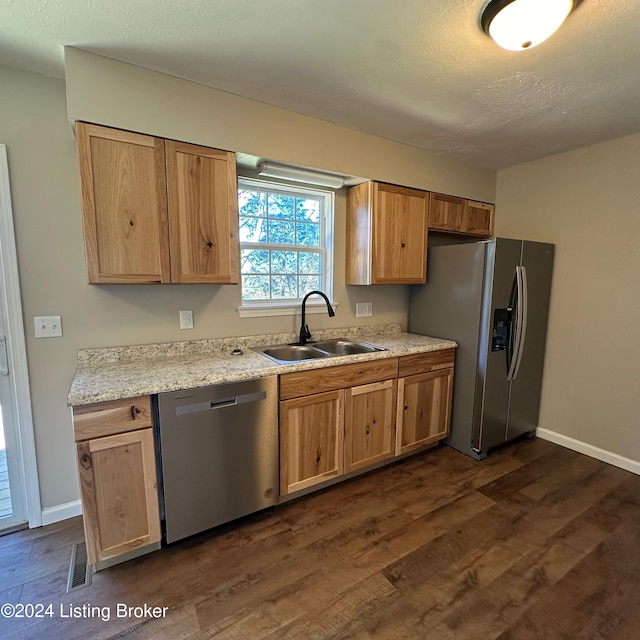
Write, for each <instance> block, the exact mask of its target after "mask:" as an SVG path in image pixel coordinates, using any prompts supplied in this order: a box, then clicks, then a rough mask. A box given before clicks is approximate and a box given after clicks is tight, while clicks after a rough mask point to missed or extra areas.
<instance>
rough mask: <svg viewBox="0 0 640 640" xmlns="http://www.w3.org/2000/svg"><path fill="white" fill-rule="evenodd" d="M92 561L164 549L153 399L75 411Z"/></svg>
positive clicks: (99, 563)
mask: <svg viewBox="0 0 640 640" xmlns="http://www.w3.org/2000/svg"><path fill="white" fill-rule="evenodd" d="M73 424H74V432H75V439H76V452H77V460H78V472H79V476H80V492H81V497H82V513H83V520H84V530H85V539H86V543H87V555H88V561H89V563H90V564H92V565H97V568H101V566H106V565H107V564H113V563H114V562H115V561H117V559H118V558H119V557H120V556H124V558H125V559H126V558H128V557H129V556H130V555H131V554H132V553H134V552H135V553H141V552H146V551H150V550H153V549H155V548H158V547H159V545H160V537H161V532H160V513H159V506H158V489H157V476H156V462H155V447H154V439H153V428H152V417H151V402H150V398H149V397H148V396H145V397H142V398H132V399H125V400H116V401H114V402H104V403H98V404H94V405H88V406H84V407H76V408H74V410H73Z"/></svg>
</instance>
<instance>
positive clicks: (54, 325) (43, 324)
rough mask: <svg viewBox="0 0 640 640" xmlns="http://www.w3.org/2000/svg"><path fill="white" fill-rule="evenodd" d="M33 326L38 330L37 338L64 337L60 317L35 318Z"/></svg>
mask: <svg viewBox="0 0 640 640" xmlns="http://www.w3.org/2000/svg"><path fill="white" fill-rule="evenodd" d="M33 324H34V326H35V330H36V338H60V337H62V320H61V318H60V316H35V317H34V318H33Z"/></svg>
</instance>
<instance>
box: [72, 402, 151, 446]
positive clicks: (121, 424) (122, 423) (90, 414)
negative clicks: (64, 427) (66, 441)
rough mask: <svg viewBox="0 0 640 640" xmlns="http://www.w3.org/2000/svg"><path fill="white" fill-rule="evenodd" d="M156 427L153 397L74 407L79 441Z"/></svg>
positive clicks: (74, 426)
mask: <svg viewBox="0 0 640 640" xmlns="http://www.w3.org/2000/svg"><path fill="white" fill-rule="evenodd" d="M151 426H153V421H152V417H151V398H150V397H149V396H141V397H138V398H125V399H123V400H113V401H110V402H99V403H96V404H89V405H86V406H83V407H74V409H73V429H74V432H75V439H76V442H79V441H80V440H89V439H91V438H99V437H102V436H110V435H115V434H117V433H125V432H127V431H134V430H136V429H143V428H145V427H151Z"/></svg>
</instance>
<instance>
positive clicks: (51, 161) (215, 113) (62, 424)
mask: <svg viewBox="0 0 640 640" xmlns="http://www.w3.org/2000/svg"><path fill="white" fill-rule="evenodd" d="M92 58H94V59H95V58H96V57H95V56H92ZM97 60H98V62H103V61H105V60H106V59H104V58H99V57H97ZM106 62H107V66H110V63H111V62H112V61H109V60H106ZM115 64H116V65H118V64H119V63H115ZM123 66H124V67H126V70H127V71H129V72H131V73H132V76H131V77H129V75H127V74H124V76H122V78H120V79H117V78H116V79H115V80H114V78H113V77H111V76H109V77H108V78H105V79H100V78H99V77H96V78H86V77H85V79H84V80H83V81H82V84H81V85H78V84H74V83H73V82H72V83H70V84H71V85H73V86H72V87H70V94H72V93H73V94H75V95H76V97H77V96H78V95H79V94H82V99H81V100H80V102H81V103H82V104H84V103H85V101H86V102H87V103H91V108H92V109H93V108H97V104H99V103H100V102H101V100H103V99H105V94H112V93H113V94H114V96H115V102H116V107H117V108H116V107H114V110H113V112H111V111H110V110H109V109H107V110H106V113H104V114H103V115H102V116H101V117H100V118H98V117H96V119H97V120H98V121H100V122H107V123H108V124H113V125H120V126H130V127H131V128H134V129H135V128H138V129H142V130H148V128H147V127H146V126H145V123H146V121H147V120H148V121H150V122H153V123H154V130H153V132H154V133H157V134H160V135H174V137H177V136H175V134H172V132H174V131H175V129H174V128H173V126H172V123H174V122H176V121H179V122H181V123H183V124H184V123H191V124H193V123H194V122H200V124H202V123H201V121H199V120H198V114H200V115H202V113H209V114H211V116H212V120H213V121H214V122H219V121H222V124H220V125H219V126H215V127H214V126H212V127H211V130H209V128H208V127H204V128H203V129H200V128H199V126H196V127H192V131H191V134H190V135H192V137H186V138H185V139H193V140H194V141H195V142H200V143H204V144H217V143H216V142H215V141H217V140H219V138H218V136H219V135H221V132H224V136H225V137H224V139H223V140H222V141H221V142H220V143H219V144H218V146H222V147H225V148H231V149H234V150H241V151H245V152H254V153H256V152H257V153H263V154H264V155H267V156H269V157H272V158H273V157H277V158H280V159H283V160H289V161H292V162H300V163H301V164H307V165H311V166H317V167H324V168H327V169H331V168H333V169H335V170H342V169H341V167H344V170H345V171H348V172H349V173H361V172H360V169H367V170H368V169H369V168H371V169H372V170H373V169H375V170H376V171H379V176H380V177H386V179H389V180H390V179H391V177H387V176H396V177H397V181H399V182H403V178H402V176H403V171H406V172H407V175H410V176H413V178H414V179H415V178H416V177H417V176H419V175H420V176H422V174H425V175H426V174H430V173H433V174H434V175H436V174H437V175H439V176H440V178H438V180H439V182H437V184H439V185H442V190H446V189H445V187H446V186H448V185H450V186H451V187H452V190H453V191H454V192H458V191H461V190H462V191H464V189H463V186H464V185H466V184H469V185H471V186H470V187H469V191H468V192H467V195H469V197H474V198H478V199H486V200H491V199H493V193H494V191H495V172H488V171H485V170H477V171H476V170H473V169H472V168H468V167H461V166H460V165H458V164H450V163H448V162H447V161H443V165H442V166H443V167H444V168H439V167H440V165H439V163H438V162H435V161H434V160H433V158H429V159H425V158H424V157H423V155H422V152H420V151H418V150H416V149H413V148H412V147H407V146H406V145H397V144H395V143H390V142H389V141H387V140H382V139H380V138H374V137H373V136H363V134H359V133H356V132H350V131H349V130H347V129H343V128H341V127H335V126H334V125H328V124H327V123H322V122H320V121H317V120H313V119H309V118H304V117H302V116H298V115H297V114H287V112H284V111H282V110H274V109H273V108H272V107H269V106H267V105H261V104H259V103H252V102H251V101H244V100H242V99H240V98H235V97H233V96H228V95H227V94H221V93H220V92H216V91H213V90H210V89H206V88H203V87H199V86H198V85H191V83H184V82H182V81H177V82H179V83H180V84H181V88H182V90H183V91H184V92H187V93H189V92H191V93H190V95H191V97H192V98H193V101H192V102H191V103H190V104H189V107H188V109H187V108H186V107H184V105H182V106H183V107H184V108H185V109H186V112H183V113H182V114H178V113H176V112H174V111H172V110H171V109H169V108H168V107H167V106H166V105H165V106H164V108H162V109H160V108H159V109H151V108H150V109H148V110H147V111H145V110H146V109H147V106H146V97H145V96H147V76H146V75H144V76H142V77H138V73H139V72H143V71H144V70H138V69H136V68H135V67H130V66H129V65H123ZM113 71H114V69H111V72H113ZM146 73H149V72H144V74H146ZM156 76H157V77H156ZM149 78H150V81H149V86H150V92H151V95H154V96H156V97H157V94H155V93H154V92H155V91H157V90H158V87H157V86H156V81H158V80H159V81H160V83H161V84H162V81H164V79H166V80H168V81H170V82H171V83H173V82H175V81H176V80H175V79H174V78H168V77H167V76H163V75H161V74H152V76H149ZM107 81H109V82H111V81H115V82H116V85H112V84H108V82H107ZM132 81H133V82H138V84H137V85H136V89H135V91H131V95H130V96H127V97H126V99H125V97H124V96H122V95H120V96H119V97H118V88H120V89H123V90H125V93H128V92H129V91H130V85H129V84H128V83H129V82H132ZM105 83H106V84H105ZM0 86H1V87H2V100H0V142H1V143H4V144H6V145H7V150H8V156H9V171H10V180H11V188H12V198H13V209H14V217H15V226H16V241H17V250H18V261H19V270H20V281H21V289H22V299H23V314H24V319H25V327H26V335H27V355H28V364H29V375H30V381H31V392H32V406H33V413H34V428H35V438H36V449H37V457H38V471H39V480H40V491H41V497H42V504H43V507H54V506H56V505H60V504H64V503H66V502H70V501H73V500H76V499H77V498H78V497H79V491H78V484H77V476H76V468H75V458H74V448H73V438H72V429H71V421H70V413H69V409H68V407H67V406H66V396H67V393H68V390H69V385H70V383H71V379H72V377H73V372H74V368H75V361H76V353H77V350H78V349H79V348H86V347H99V346H113V345H123V344H138V343H150V342H168V341H178V340H187V339H198V338H206V337H221V336H230V335H250V334H258V333H265V332H268V333H270V332H280V331H293V330H296V329H297V324H298V322H299V318H294V317H279V318H278V317H276V318H246V319H240V318H239V317H238V314H237V312H236V307H237V306H238V304H239V303H240V289H239V287H237V286H215V285H199V286H198V285H157V286H145V285H131V286H116V285H111V286H108V285H103V286H89V285H87V284H85V267H84V258H83V251H82V227H81V219H80V196H79V183H78V173H77V165H76V155H75V142H74V138H73V132H72V128H71V126H70V124H69V120H68V118H67V103H66V97H65V83H64V82H63V81H61V80H56V79H51V78H47V77H44V76H41V75H37V74H34V73H30V72H26V71H21V70H17V69H12V68H8V67H2V66H0ZM172 86H173V85H172ZM84 88H86V89H87V92H88V93H86V94H85V93H83V91H84ZM93 91H96V92H97V93H96V96H95V97H96V103H97V104H94V101H93V98H91V95H90V94H92V92H93ZM218 99H220V100H221V101H222V105H221V106H220V105H218V102H217V100H218ZM229 99H232V100H231V103H227V102H226V101H227V100H229ZM163 100H164V101H165V102H166V103H167V105H168V104H175V101H174V102H172V100H171V96H169V95H164V96H163ZM237 100H240V101H242V102H245V103H247V104H245V107H246V109H248V111H242V110H241V109H239V108H238V106H237V104H236V102H235V101H237ZM73 104H74V105H76V107H77V106H78V104H79V103H78V100H76V101H75V102H74V103H73ZM127 105H130V108H129V107H128V106H127ZM178 106H180V104H179V103H178ZM87 108H88V107H87ZM81 113H82V114H83V117H87V118H88V119H91V118H90V117H89V116H91V115H96V114H94V113H93V112H91V113H90V112H87V111H81ZM159 113H162V117H160V116H159V115H158V114H159ZM128 114H130V115H128ZM221 114H223V115H224V117H223V115H221ZM243 118H247V119H246V120H245V119H243ZM272 121H273V127H271V128H270V126H269V124H270V122H272ZM156 127H157V128H156ZM263 131H264V133H263V135H260V132H263ZM338 133H340V134H344V136H343V138H344V139H343V140H342V141H341V142H340V144H338V142H339V141H340V136H338ZM276 134H277V135H276ZM254 137H255V138H256V139H259V144H256V145H255V147H254V146H253V145H252V144H250V142H251V141H252V140H253V139H254ZM325 138H326V139H329V141H330V144H323V143H322V141H323V139H325ZM311 141H314V144H313V145H311V146H307V143H310V142H311ZM223 143H224V144H223ZM385 150H387V151H389V153H387V154H385V153H384V151H385ZM370 154H375V155H376V156H380V157H376V158H375V160H373V159H371V158H369V155H370ZM344 158H347V159H348V161H345V162H344V164H343V160H344ZM365 175H367V174H366V172H365ZM376 175H378V174H376ZM409 182H410V180H409ZM462 191H461V192H462ZM345 211H346V209H345V197H344V193H342V194H338V196H337V198H336V215H335V225H336V229H335V265H334V269H335V284H334V299H335V300H336V301H337V302H338V305H339V306H338V309H337V314H336V317H335V318H333V319H329V318H328V317H326V316H325V315H312V316H310V318H309V324H310V325H311V327H312V329H313V327H318V328H325V327H330V326H353V325H356V324H369V323H370V322H374V323H386V322H400V323H402V324H406V315H407V296H408V290H407V288H406V287H404V286H382V287H380V286H376V287H346V286H345V285H344V276H343V274H344V254H345V238H344V235H345ZM358 301H360V302H373V309H374V316H373V318H371V319H368V318H358V319H356V318H355V313H354V309H355V302H358ZM179 309H193V311H194V318H195V329H194V330H192V331H187V332H185V331H180V329H179V328H178V310H179ZM58 314H59V315H61V316H62V324H63V330H64V336H63V337H62V338H55V339H47V340H43V339H38V340H36V339H35V338H34V337H33V316H34V315H58Z"/></svg>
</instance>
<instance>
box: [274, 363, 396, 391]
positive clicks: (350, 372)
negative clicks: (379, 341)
mask: <svg viewBox="0 0 640 640" xmlns="http://www.w3.org/2000/svg"><path fill="white" fill-rule="evenodd" d="M397 375H398V358H386V359H385V360H373V361H371V362H359V363H356V364H345V365H338V366H336V367H326V368H325V369H313V370H311V371H298V372H296V373H285V374H283V375H281V376H280V400H288V399H289V398H297V397H300V396H307V395H310V394H312V393H322V392H323V391H334V390H336V389H346V388H347V387H353V386H356V385H362V384H367V383H368V382H377V381H378V380H388V379H389V378H395V377H396V376H397Z"/></svg>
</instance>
